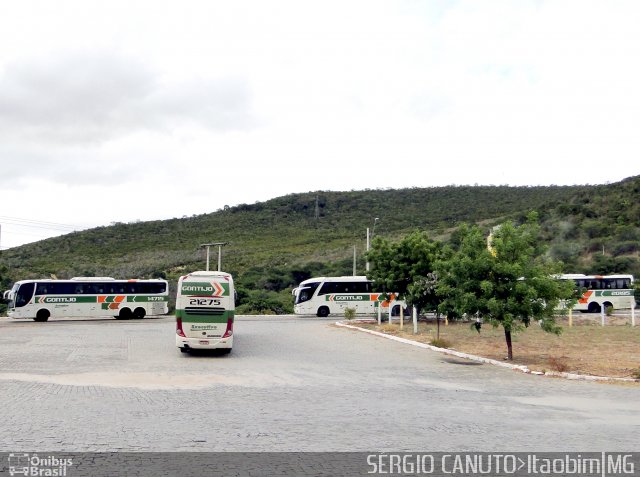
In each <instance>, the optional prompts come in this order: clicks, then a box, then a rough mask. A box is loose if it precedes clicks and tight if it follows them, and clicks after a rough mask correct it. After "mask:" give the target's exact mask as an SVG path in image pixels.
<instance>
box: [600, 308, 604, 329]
mask: <svg viewBox="0 0 640 477" xmlns="http://www.w3.org/2000/svg"><path fill="white" fill-rule="evenodd" d="M600 320H601V321H602V326H604V305H600Z"/></svg>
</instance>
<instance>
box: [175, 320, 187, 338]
mask: <svg viewBox="0 0 640 477" xmlns="http://www.w3.org/2000/svg"><path fill="white" fill-rule="evenodd" d="M176 334H177V335H178V336H181V337H183V338H186V337H187V335H185V334H184V331H182V318H177V319H176Z"/></svg>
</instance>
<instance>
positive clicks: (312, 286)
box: [294, 283, 320, 305]
mask: <svg viewBox="0 0 640 477" xmlns="http://www.w3.org/2000/svg"><path fill="white" fill-rule="evenodd" d="M319 285H320V283H308V284H306V285H305V286H303V287H300V288H298V289H297V291H296V299H295V302H294V304H296V305H297V304H298V303H304V302H305V301H309V300H311V298H313V294H314V293H315V291H316V290H317V288H318V286H319Z"/></svg>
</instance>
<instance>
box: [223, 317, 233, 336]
mask: <svg viewBox="0 0 640 477" xmlns="http://www.w3.org/2000/svg"><path fill="white" fill-rule="evenodd" d="M232 334H233V320H232V319H231V318H229V319H228V320H227V331H225V332H224V335H223V336H222V337H223V338H229V337H230V336H231V335H232Z"/></svg>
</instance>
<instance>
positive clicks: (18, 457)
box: [8, 453, 73, 477]
mask: <svg viewBox="0 0 640 477" xmlns="http://www.w3.org/2000/svg"><path fill="white" fill-rule="evenodd" d="M8 460H9V475H10V476H14V475H24V476H34V477H35V476H37V477H65V476H66V475H67V469H68V468H69V467H71V466H73V459H71V458H65V457H56V456H53V455H47V456H40V455H38V454H28V453H11V454H9V457H8Z"/></svg>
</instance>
